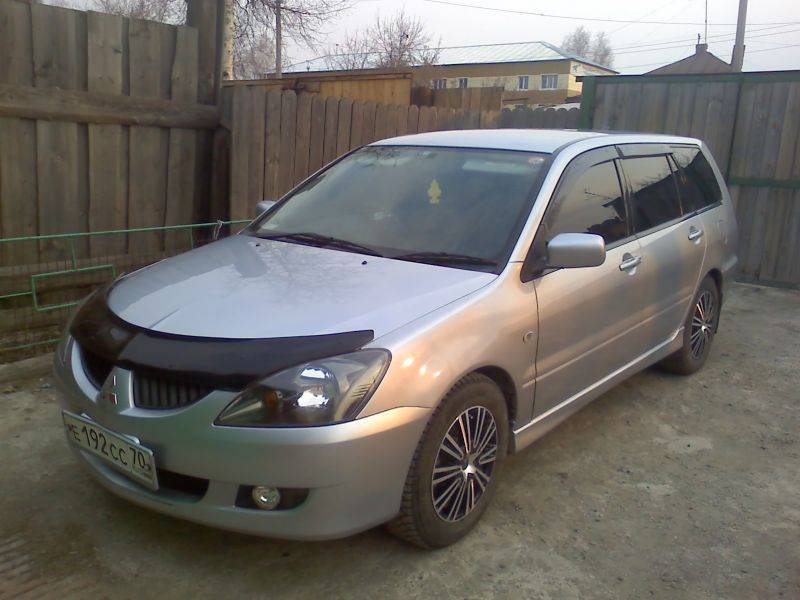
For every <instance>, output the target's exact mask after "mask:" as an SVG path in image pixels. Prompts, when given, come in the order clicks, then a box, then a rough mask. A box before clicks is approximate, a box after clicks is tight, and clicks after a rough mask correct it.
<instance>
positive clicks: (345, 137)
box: [336, 98, 353, 157]
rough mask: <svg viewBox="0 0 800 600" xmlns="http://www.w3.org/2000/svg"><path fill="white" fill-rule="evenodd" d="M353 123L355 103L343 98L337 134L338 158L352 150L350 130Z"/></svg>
mask: <svg viewBox="0 0 800 600" xmlns="http://www.w3.org/2000/svg"><path fill="white" fill-rule="evenodd" d="M352 122H353V101H352V100H350V99H349V98H342V99H341V101H340V102H339V121H338V124H337V132H336V156H337V157H339V156H341V155H342V154H345V153H346V152H348V151H349V150H350V128H351V125H352Z"/></svg>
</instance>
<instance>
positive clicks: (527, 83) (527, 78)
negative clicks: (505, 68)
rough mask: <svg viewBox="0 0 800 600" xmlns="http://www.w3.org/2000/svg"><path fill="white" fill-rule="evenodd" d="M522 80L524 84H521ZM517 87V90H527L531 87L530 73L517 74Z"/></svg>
mask: <svg viewBox="0 0 800 600" xmlns="http://www.w3.org/2000/svg"><path fill="white" fill-rule="evenodd" d="M523 82H524V83H525V85H522V84H523ZM517 89H519V90H529V89H531V77H530V75H517Z"/></svg>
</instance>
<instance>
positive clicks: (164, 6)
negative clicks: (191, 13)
mask: <svg viewBox="0 0 800 600" xmlns="http://www.w3.org/2000/svg"><path fill="white" fill-rule="evenodd" d="M93 4H94V8H95V10H98V11H100V12H106V13H111V14H114V15H122V16H125V17H133V18H134V19H148V20H150V21H161V22H162V23H173V24H174V23H182V22H183V21H184V20H185V18H186V0H94V2H93Z"/></svg>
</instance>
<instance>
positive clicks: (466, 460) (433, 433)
mask: <svg viewBox="0 0 800 600" xmlns="http://www.w3.org/2000/svg"><path fill="white" fill-rule="evenodd" d="M508 435H509V426H508V411H507V408H506V403H505V398H504V397H503V394H502V392H501V391H500V389H499V388H498V387H497V385H496V384H495V383H494V382H493V381H492V380H491V379H489V378H488V377H486V376H484V375H481V374H479V373H473V374H471V375H468V376H467V377H465V378H464V379H462V380H461V381H460V382H459V383H457V384H456V385H455V386H454V387H453V389H452V390H450V392H449V393H448V394H447V396H446V397H445V398H444V400H442V403H441V404H440V406H439V408H438V409H437V410H436V412H435V413H434V415H433V416H432V417H431V420H430V422H429V423H428V426H427V428H426V429H425V433H424V434H423V435H422V439H421V440H420V442H419V445H418V446H417V450H416V452H415V453H414V458H413V460H412V462H411V467H410V469H409V472H408V477H407V478H406V485H405V488H404V491H403V501H402V505H401V509H400V514H399V515H398V516H397V517H396V518H395V519H394V521H392V522H391V523H389V525H388V528H389V531H391V532H392V533H393V534H395V535H397V536H399V537H401V538H403V539H405V540H406V541H409V542H411V543H413V544H416V545H418V546H422V547H424V548H439V547H442V546H447V545H449V544H452V543H453V542H455V541H457V540H459V539H461V538H462V537H463V536H464V535H466V534H467V532H469V530H470V529H472V528H473V527H474V526H475V524H476V523H477V522H478V520H479V519H480V518H481V515H482V514H483V511H484V510H486V506H487V505H488V503H489V501H490V499H491V497H492V496H493V494H494V491H495V489H496V487H497V478H498V474H499V472H500V467H501V465H502V462H503V459H504V457H505V454H506V449H507V448H508Z"/></svg>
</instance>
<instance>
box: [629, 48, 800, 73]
mask: <svg viewBox="0 0 800 600" xmlns="http://www.w3.org/2000/svg"><path fill="white" fill-rule="evenodd" d="M798 46H800V44H786V45H785V46H776V47H775V48H761V49H760V50H748V51H747V53H746V54H745V57H747V56H749V55H751V54H756V53H758V52H771V51H772V50H783V49H785V48H797V47H798ZM668 64H670V63H668V62H664V61H661V62H655V63H648V64H646V65H628V66H625V67H619V66H618V67H617V68H618V69H639V68H642V67H653V66H655V65H668Z"/></svg>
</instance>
